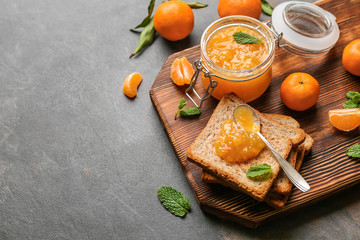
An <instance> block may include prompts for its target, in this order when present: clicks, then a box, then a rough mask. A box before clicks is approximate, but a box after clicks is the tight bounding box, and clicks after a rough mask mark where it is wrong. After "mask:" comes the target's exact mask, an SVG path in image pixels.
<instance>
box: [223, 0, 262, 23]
mask: <svg viewBox="0 0 360 240" xmlns="http://www.w3.org/2000/svg"><path fill="white" fill-rule="evenodd" d="M261 11H262V7H261V0H219V3H218V13H219V16H220V17H226V16H231V15H245V16H248V17H252V18H256V19H259V18H260V14H261Z"/></svg>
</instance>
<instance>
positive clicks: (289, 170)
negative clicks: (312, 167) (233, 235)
mask: <svg viewBox="0 0 360 240" xmlns="http://www.w3.org/2000/svg"><path fill="white" fill-rule="evenodd" d="M238 108H248V109H251V112H252V115H253V118H254V125H257V126H258V128H257V129H259V131H256V133H257V135H258V136H259V137H260V138H261V140H263V142H264V143H265V144H266V146H267V147H268V148H269V149H270V151H271V152H272V153H273V154H274V157H275V158H276V160H277V161H278V162H279V164H280V166H281V168H282V169H283V170H284V172H285V174H286V176H288V178H289V179H290V180H291V182H292V183H293V184H294V185H295V186H296V187H297V188H298V189H299V190H301V191H302V192H306V191H308V190H309V189H310V186H309V184H308V183H307V182H306V181H305V179H304V178H303V177H302V176H301V175H300V174H299V173H298V172H297V171H296V170H295V169H294V168H293V167H292V166H291V164H290V163H289V162H288V161H286V160H285V159H284V158H283V157H282V156H281V155H280V153H278V152H277V151H276V150H275V148H273V147H272V146H271V144H270V143H269V142H268V141H267V140H266V139H265V137H264V136H263V135H262V134H261V133H260V119H259V116H258V115H257V114H256V112H255V111H254V109H253V108H252V107H250V106H249V105H247V104H240V105H238V106H236V107H235V108H234V111H233V118H234V121H235V122H236V118H235V111H236V109H238Z"/></svg>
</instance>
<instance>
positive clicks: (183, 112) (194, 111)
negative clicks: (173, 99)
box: [175, 98, 201, 120]
mask: <svg viewBox="0 0 360 240" xmlns="http://www.w3.org/2000/svg"><path fill="white" fill-rule="evenodd" d="M185 105H186V100H185V98H182V99H181V100H180V103H179V106H178V110H177V111H176V113H175V120H176V118H177V116H178V114H179V113H180V116H182V117H185V118H190V117H194V116H198V115H199V114H200V113H201V111H200V109H198V108H194V107H189V108H185V109H183V108H184V107H185Z"/></svg>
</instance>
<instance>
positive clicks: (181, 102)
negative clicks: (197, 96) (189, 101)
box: [178, 98, 186, 109]
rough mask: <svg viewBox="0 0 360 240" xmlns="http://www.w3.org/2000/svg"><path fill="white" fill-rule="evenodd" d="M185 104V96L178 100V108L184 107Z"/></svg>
mask: <svg viewBox="0 0 360 240" xmlns="http://www.w3.org/2000/svg"><path fill="white" fill-rule="evenodd" d="M185 105H186V100H185V98H182V99H181V100H180V103H179V106H178V108H179V109H182V108H183V107H185Z"/></svg>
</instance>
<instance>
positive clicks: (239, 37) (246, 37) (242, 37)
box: [233, 31, 261, 44]
mask: <svg viewBox="0 0 360 240" xmlns="http://www.w3.org/2000/svg"><path fill="white" fill-rule="evenodd" d="M233 38H234V41H235V42H236V43H238V44H256V43H259V42H261V40H260V39H258V38H256V37H254V36H251V35H250V34H247V33H244V32H241V31H239V32H236V33H234V34H233Z"/></svg>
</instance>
